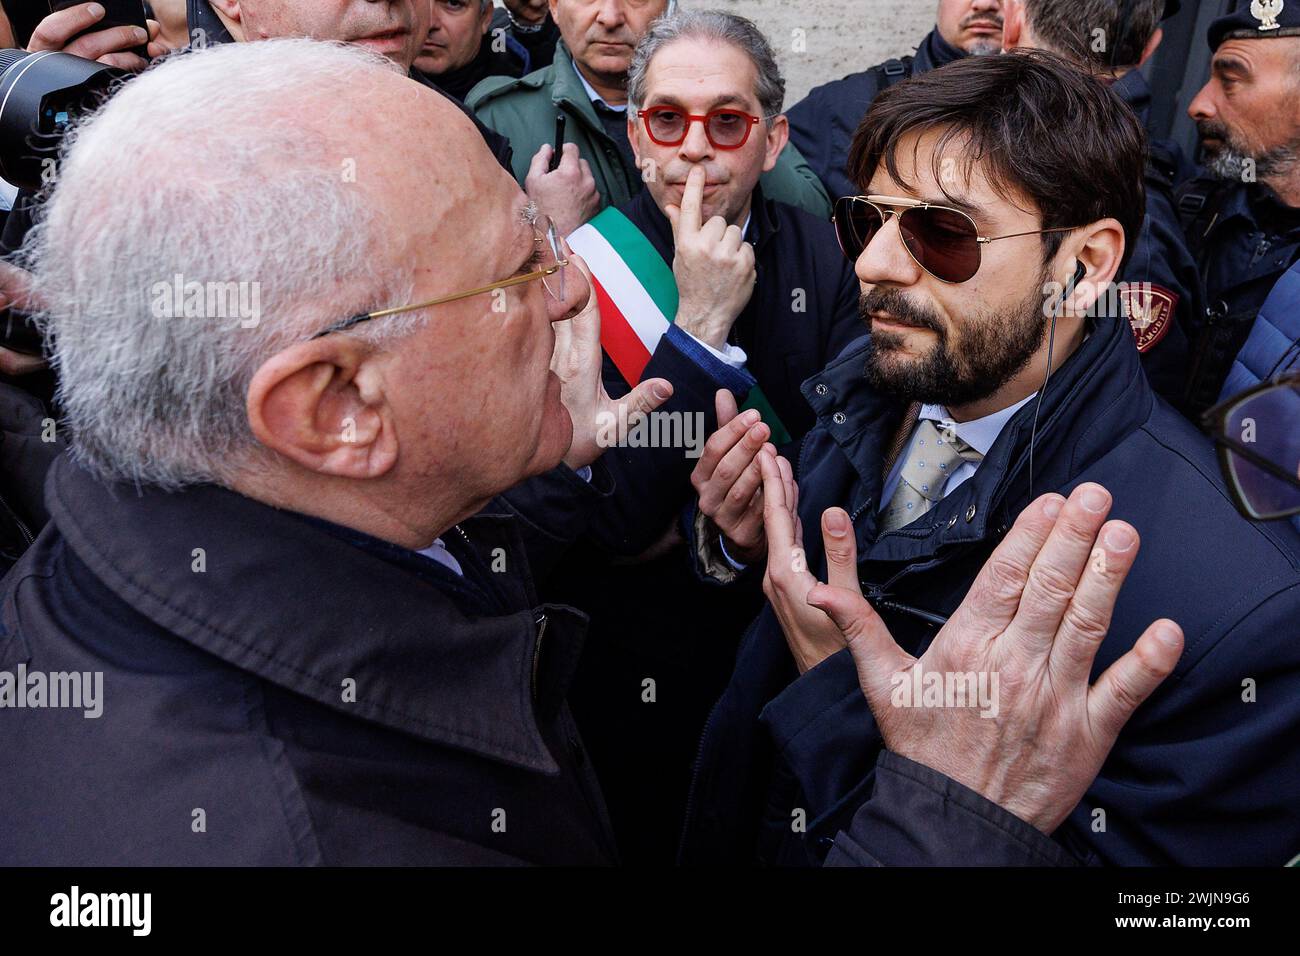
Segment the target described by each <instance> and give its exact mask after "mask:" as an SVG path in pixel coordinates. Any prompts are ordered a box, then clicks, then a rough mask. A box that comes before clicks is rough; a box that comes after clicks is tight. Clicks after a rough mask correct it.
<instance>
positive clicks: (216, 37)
mask: <svg viewBox="0 0 1300 956" xmlns="http://www.w3.org/2000/svg"><path fill="white" fill-rule="evenodd" d="M185 20H186V25H187V26H188V27H189V34H190V37H191V38H193V37H194V36H195V31H196V30H202V31H203V32H202V33H201V34H199V36H202V37H203V42H204V45H205V46H210V45H211V44H213V43H232V42H234V39H235V38H234V37H232V36H231V35H230V31H229V30H227V29H226V25H225V24H224V23H222V22H221V18H220V17H218V16H217V14H216V11H214V10H213V9H212V7H211V5H210V4H209V3H208V0H185Z"/></svg>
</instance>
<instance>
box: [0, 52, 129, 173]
mask: <svg viewBox="0 0 1300 956" xmlns="http://www.w3.org/2000/svg"><path fill="white" fill-rule="evenodd" d="M126 75H127V74H126V73H124V72H123V71H122V70H118V69H115V68H113V67H109V66H105V65H104V64H102V63H96V62H95V61H94V60H85V59H82V58H81V57H79V56H73V55H72V54H70V53H55V52H43V53H27V52H25V51H23V50H0V177H3V178H4V179H6V180H8V181H9V182H11V183H13V184H14V185H15V186H20V187H22V188H24V189H33V190H35V189H40V188H42V187H43V186H45V185H48V184H49V183H50V182H52V181H53V178H54V171H55V170H54V164H55V161H56V160H57V158H58V150H59V141H60V140H61V139H62V136H63V133H64V132H65V131H66V130H67V128H68V125H69V124H70V123H71V122H72V121H73V120H74V119H76V118H77V117H78V116H79V115H80V114H81V113H83V112H86V111H87V110H90V109H93V108H94V107H95V106H97V105H98V104H99V103H100V102H101V101H102V99H103V96H104V94H105V92H106V91H107V90H108V88H109V87H110V86H111V85H112V84H113V83H114V82H115V81H116V80H118V79H120V78H121V77H124V76H126Z"/></svg>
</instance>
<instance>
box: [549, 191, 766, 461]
mask: <svg viewBox="0 0 1300 956" xmlns="http://www.w3.org/2000/svg"><path fill="white" fill-rule="evenodd" d="M568 242H569V248H571V249H572V250H573V251H574V252H576V253H577V254H578V255H580V256H582V258H583V259H584V260H586V263H587V266H588V268H590V269H591V275H592V279H593V280H594V282H593V284H594V285H595V289H596V301H597V303H598V304H599V306H600V344H601V345H602V346H603V347H604V349H605V352H606V353H607V354H608V355H609V357H610V359H611V360H612V361H613V362H614V365H615V366H616V367H617V368H618V370H619V372H620V373H621V374H622V375H623V378H624V379H626V380H627V382H628V384H630V385H633V386H635V385H637V384H639V383H640V381H641V377H642V375H643V374H644V373H645V367H646V366H647V365H649V364H650V356H652V355H653V354H654V351H655V349H656V348H657V347H658V345H659V340H660V339H661V338H663V336H664V334H665V333H666V332H667V331H668V327H669V326H670V325H672V323H673V321H674V320H675V319H676V317H677V301H678V300H677V281H676V279H675V278H674V277H673V270H672V268H671V266H670V265H669V264H668V263H666V262H664V259H663V256H661V255H659V253H658V251H656V250H655V247H654V246H653V245H652V244H651V242H650V240H649V239H647V238H646V237H645V235H644V234H643V233H642V232H641V230H640V229H638V228H637V227H636V226H635V225H634V224H633V223H632V221H631V220H630V219H628V218H627V216H625V215H623V213H621V212H619V211H618V210H617V209H615V208H614V207H613V206H608V207H606V208H605V209H604V210H603V211H602V212H601V213H600V214H599V215H598V216H596V218H594V219H592V220H591V221H590V222H589V223H587V224H586V225H585V226H582V227H581V228H580V229H578V230H577V231H576V232H575V233H573V235H571V236H569V237H568ZM744 407H745V408H756V409H758V410H759V412H760V413H762V416H763V421H765V422H767V425H768V427H769V428H771V429H772V441H773V443H774V444H776V445H783V444H786V443H788V442H789V441H791V437H790V433H789V432H788V431H787V430H786V428H785V426H784V425H783V424H782V423H781V420H780V418H778V417H777V414H776V411H775V410H774V409H773V408H772V406H771V404H770V403H769V402H768V400H767V397H766V396H764V395H763V391H762V389H760V388H759V387H758V386H757V385H755V386H754V387H753V388H752V389H750V391H749V398H748V399H747V400H746V402H745V405H744Z"/></svg>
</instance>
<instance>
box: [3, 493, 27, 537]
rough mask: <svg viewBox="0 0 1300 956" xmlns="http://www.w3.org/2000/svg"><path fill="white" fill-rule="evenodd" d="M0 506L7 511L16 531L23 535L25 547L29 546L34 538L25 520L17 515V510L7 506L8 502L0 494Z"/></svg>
mask: <svg viewBox="0 0 1300 956" xmlns="http://www.w3.org/2000/svg"><path fill="white" fill-rule="evenodd" d="M0 508H4V510H5V511H7V512H9V517H11V518H12V519H13V521H14V524H15V525H16V526H17V527H18V533H19V534H21V535H22V536H23V542H24V544H25V547H30V546H31V544H32V542H33V541H35V540H36V538H35V537H33V535H32V532H31V529H30V528H28V527H27V522H25V521H23V519H22V518H20V517H19V516H18V512H17V511H15V510H14V509H13V508H11V507H9V502H8V501H7V500H5V497H4V495H0Z"/></svg>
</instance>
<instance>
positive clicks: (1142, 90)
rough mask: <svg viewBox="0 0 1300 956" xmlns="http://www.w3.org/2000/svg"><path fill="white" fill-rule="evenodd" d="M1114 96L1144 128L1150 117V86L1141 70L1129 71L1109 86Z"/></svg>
mask: <svg viewBox="0 0 1300 956" xmlns="http://www.w3.org/2000/svg"><path fill="white" fill-rule="evenodd" d="M1110 88H1111V89H1112V90H1114V91H1115V94H1116V95H1117V96H1118V97H1119V98H1120V99H1122V100H1123V101H1124V102H1125V103H1127V104H1128V106H1129V109H1131V110H1132V111H1133V112H1134V113H1136V114H1137V118H1138V119H1140V120H1141V121H1142V125H1143V126H1146V124H1147V122H1148V119H1149V117H1150V115H1151V84H1150V83H1148V82H1147V78H1146V77H1145V76H1143V75H1142V71H1141V70H1129V71H1128V72H1127V73H1125V74H1124V75H1123V76H1121V77H1120V78H1119V79H1118V80H1116V81H1115V82H1114V83H1112V84H1111V85H1110Z"/></svg>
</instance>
